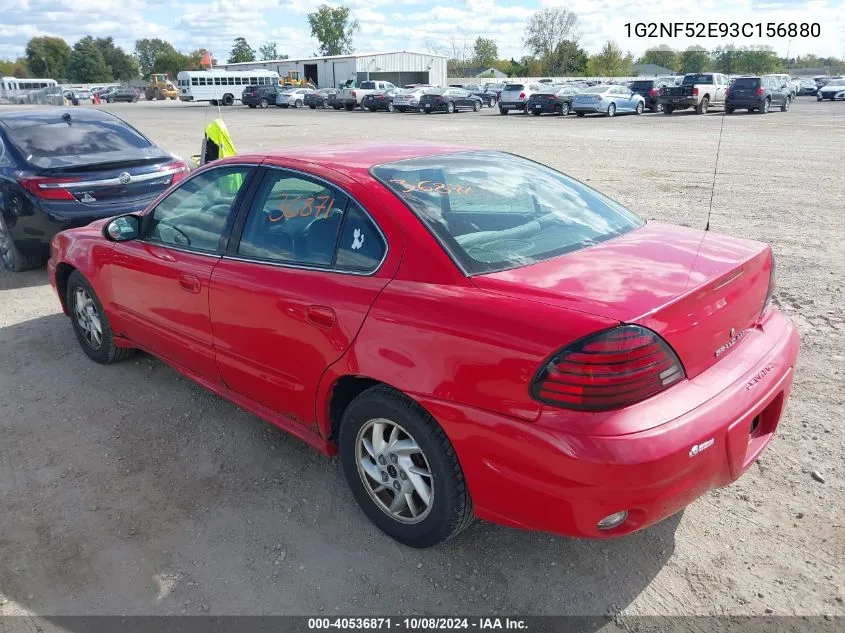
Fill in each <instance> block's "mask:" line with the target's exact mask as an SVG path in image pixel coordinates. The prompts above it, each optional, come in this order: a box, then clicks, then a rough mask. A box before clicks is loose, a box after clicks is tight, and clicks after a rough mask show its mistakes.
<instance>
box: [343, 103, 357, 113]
mask: <svg viewBox="0 0 845 633" xmlns="http://www.w3.org/2000/svg"><path fill="white" fill-rule="evenodd" d="M344 107H345V108H346V111H347V112H352V111H353V110H354V109H355V104H350V103H347V104H346V105H345V106H344Z"/></svg>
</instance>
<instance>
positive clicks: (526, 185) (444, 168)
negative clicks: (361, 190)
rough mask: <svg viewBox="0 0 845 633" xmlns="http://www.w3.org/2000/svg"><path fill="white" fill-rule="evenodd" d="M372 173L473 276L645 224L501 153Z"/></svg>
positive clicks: (406, 163)
mask: <svg viewBox="0 0 845 633" xmlns="http://www.w3.org/2000/svg"><path fill="white" fill-rule="evenodd" d="M372 172H373V175H374V176H375V177H376V178H377V179H378V180H380V181H381V182H382V183H383V184H384V185H385V186H386V187H388V188H389V189H390V190H391V191H393V192H394V193H395V194H396V195H397V196H398V197H399V199H400V200H402V201H403V202H404V203H405V204H406V205H407V206H408V207H409V208H410V209H411V210H412V211H414V213H415V214H416V215H417V217H418V218H419V219H420V220H421V221H422V222H423V224H424V225H425V226H426V227H427V228H428V229H429V230H430V231H431V232H432V233H433V234H434V235H435V237H437V238H438V239H439V241H440V243H441V244H442V245H443V247H444V248H445V249H446V250H447V252H448V253H449V254H450V255H451V256H452V258H453V259H454V260H455V261H456V262H457V263H458V264H459V265H460V266H461V268H462V269H463V270H464V271H465V272H466V273H467V274H470V275H472V274H479V273H486V272H494V271H499V270H508V269H512V268H517V267H520V266H527V265H530V264H533V263H537V262H540V261H544V260H547V259H551V258H552V257H557V256H559V255H563V254H566V253H570V252H574V251H577V250H580V249H582V248H586V247H588V246H591V245H593V244H598V243H600V242H604V241H606V240H609V239H612V238H614V237H617V236H619V235H623V234H625V233H628V232H630V231H633V230H634V229H637V228H639V227H640V226H642V225H643V221H642V220H640V219H639V218H638V217H637V216H636V215H634V214H633V213H631V212H630V211H628V210H626V209H625V208H624V207H622V206H621V205H619V204H617V203H615V202H613V201H612V200H610V199H609V198H606V197H605V196H603V195H602V194H600V193H598V192H597V191H594V190H592V189H590V188H589V187H587V186H586V185H584V184H582V183H580V182H578V181H576V180H573V179H571V178H569V177H567V176H565V175H563V174H561V173H559V172H556V171H554V170H553V169H550V168H548V167H545V166H543V165H540V164H537V163H534V162H532V161H529V160H527V159H524V158H520V157H517V156H513V155H510V154H504V153H501V152H493V151H479V152H461V153H456V154H447V155H440V156H432V157H426V158H414V159H410V160H403V161H397V162H394V163H387V164H384V165H379V166H377V167H374V168H373V170H372Z"/></svg>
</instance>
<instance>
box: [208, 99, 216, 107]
mask: <svg viewBox="0 0 845 633" xmlns="http://www.w3.org/2000/svg"><path fill="white" fill-rule="evenodd" d="M209 103H210V104H211V105H213V106H216V105H217V99H211V100H210V101H209Z"/></svg>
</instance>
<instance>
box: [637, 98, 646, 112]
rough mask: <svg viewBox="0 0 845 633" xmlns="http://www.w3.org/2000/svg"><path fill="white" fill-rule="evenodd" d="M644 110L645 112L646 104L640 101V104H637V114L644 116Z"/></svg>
mask: <svg viewBox="0 0 845 633" xmlns="http://www.w3.org/2000/svg"><path fill="white" fill-rule="evenodd" d="M643 110H645V104H644V103H643V102H642V101H640V102H639V103H637V110H636V113H637V114H642V113H643Z"/></svg>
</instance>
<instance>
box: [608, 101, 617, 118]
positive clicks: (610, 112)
mask: <svg viewBox="0 0 845 633" xmlns="http://www.w3.org/2000/svg"><path fill="white" fill-rule="evenodd" d="M615 115H616V104H615V103H611V104H609V105H608V106H607V116H615Z"/></svg>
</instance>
